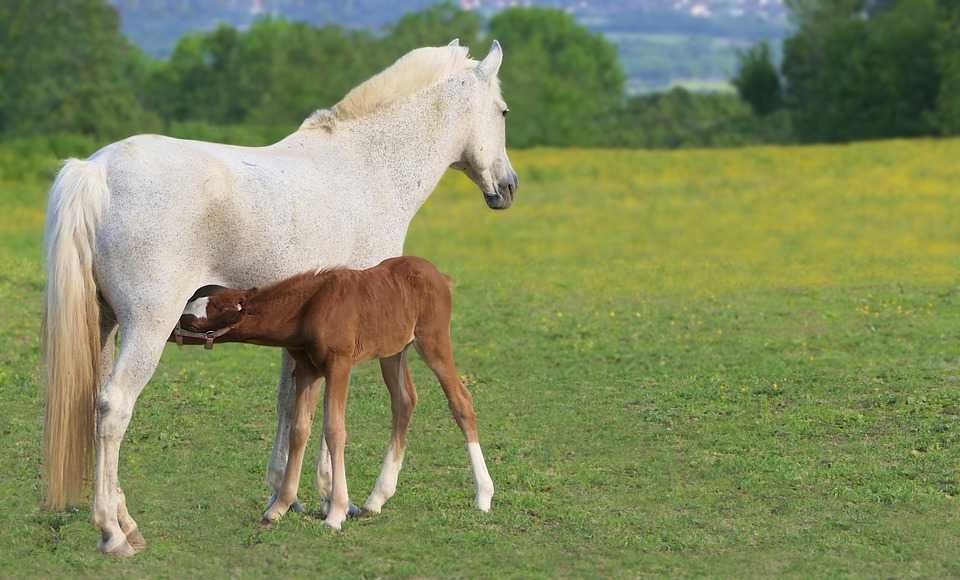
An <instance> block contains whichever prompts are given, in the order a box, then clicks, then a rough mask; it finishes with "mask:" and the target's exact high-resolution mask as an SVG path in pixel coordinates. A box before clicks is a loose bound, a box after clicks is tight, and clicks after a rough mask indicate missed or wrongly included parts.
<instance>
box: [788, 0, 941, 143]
mask: <svg viewBox="0 0 960 580" xmlns="http://www.w3.org/2000/svg"><path fill="white" fill-rule="evenodd" d="M827 4H829V3H827ZM816 14H817V16H816V17H814V16H808V17H805V18H806V19H804V20H801V22H802V23H803V25H802V27H801V28H800V30H799V31H798V32H797V34H796V35H794V36H793V37H791V38H789V39H788V40H787V41H786V43H785V46H784V61H783V75H784V77H786V81H787V96H786V99H787V104H788V106H789V107H790V109H791V111H792V113H793V117H794V127H795V128H796V131H797V134H798V136H799V137H801V138H802V139H806V140H813V141H847V140H853V139H872V138H881V137H894V136H916V135H926V134H931V133H934V132H936V127H935V126H933V125H932V124H931V118H932V117H931V112H932V111H934V110H935V109H936V106H937V96H938V93H939V88H940V81H941V75H942V72H941V70H940V69H939V68H938V59H937V50H936V46H937V41H938V36H937V30H938V28H939V23H940V19H941V18H942V16H943V14H942V12H941V11H940V10H939V9H938V6H937V4H936V2H935V0H900V1H899V2H897V3H896V5H895V6H892V7H888V8H887V9H885V10H883V11H880V12H879V13H877V15H875V16H873V17H871V18H868V19H864V18H862V17H860V16H850V17H842V16H837V15H836V14H834V15H833V16H832V17H829V18H828V17H825V16H822V14H821V13H816Z"/></svg>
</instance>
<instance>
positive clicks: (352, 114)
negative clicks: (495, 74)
mask: <svg viewBox="0 0 960 580" xmlns="http://www.w3.org/2000/svg"><path fill="white" fill-rule="evenodd" d="M477 64H478V63H477V61H475V60H473V59H472V58H470V57H469V56H467V47H465V46H442V47H433V46H428V47H424V48H417V49H414V50H411V51H410V52H408V53H407V54H405V55H403V56H402V57H400V59H399V60H397V62H395V63H393V64H392V65H390V66H389V67H387V68H385V69H384V70H382V71H381V72H379V73H377V74H376V75H374V76H373V77H371V78H369V79H367V80H366V81H364V82H362V83H360V84H359V85H357V86H356V87H354V88H353V89H352V90H351V91H350V92H349V93H347V95H346V96H345V97H343V99H341V100H340V102H339V103H337V104H336V105H334V106H333V107H332V108H330V109H320V110H318V111H316V112H315V113H313V114H312V115H310V116H309V117H307V119H306V120H305V121H304V122H303V124H302V125H300V128H301V129H327V130H330V129H332V128H333V127H334V125H336V123H337V121H345V120H348V119H357V118H360V117H365V116H367V115H369V114H371V113H373V112H375V111H378V110H380V109H382V108H384V107H388V106H390V105H392V104H393V103H396V102H397V101H400V100H402V99H404V98H406V97H409V96H410V95H413V94H414V93H417V92H420V91H422V90H424V89H426V88H428V87H430V86H433V85H434V84H436V83H438V82H440V81H443V80H446V79H448V78H450V77H452V76H453V75H455V74H457V73H459V72H461V71H464V70H467V69H471V68H473V67H475V66H477Z"/></svg>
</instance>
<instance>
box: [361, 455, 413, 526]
mask: <svg viewBox="0 0 960 580" xmlns="http://www.w3.org/2000/svg"><path fill="white" fill-rule="evenodd" d="M403 455H404V451H403V450H401V451H400V453H396V454H395V453H394V452H393V446H392V445H391V446H389V447H388V448H387V455H386V457H384V458H383V467H381V468H380V476H379V477H377V483H376V484H374V486H373V491H372V492H370V497H368V498H367V501H366V503H364V504H363V509H365V510H367V511H369V512H373V513H380V510H381V509H383V504H384V503H386V501H387V500H388V499H390V498H391V497H393V494H394V493H396V492H397V478H398V477H399V476H400V468H401V467H403Z"/></svg>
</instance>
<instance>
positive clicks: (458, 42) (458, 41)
mask: <svg viewBox="0 0 960 580" xmlns="http://www.w3.org/2000/svg"><path fill="white" fill-rule="evenodd" d="M447 46H460V39H459V38H454V39H453V40H451V41H450V42H449V43H448V44H447Z"/></svg>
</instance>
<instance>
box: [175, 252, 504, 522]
mask: <svg viewBox="0 0 960 580" xmlns="http://www.w3.org/2000/svg"><path fill="white" fill-rule="evenodd" d="M210 292H212V293H211V294H209V295H208V296H203V297H200V298H196V299H194V300H193V301H192V302H190V303H189V304H188V305H187V309H186V310H185V311H184V315H183V316H182V317H181V320H180V328H178V331H179V330H180V329H183V330H186V331H187V334H188V337H187V339H186V340H185V341H186V342H190V343H195V344H196V343H198V341H199V342H212V339H210V340H205V339H204V338H198V337H197V336H195V335H193V334H192V333H210V335H209V336H212V334H214V333H215V334H216V335H217V336H216V337H215V339H216V341H218V342H247V343H253V344H260V345H265V346H277V347H283V348H286V349H287V350H288V351H289V353H290V354H291V356H292V357H293V358H294V360H295V361H296V367H295V369H294V371H293V375H294V379H295V382H296V400H295V410H294V419H293V424H292V427H291V430H290V455H289V459H288V461H287V468H286V472H285V473H284V477H283V483H282V485H281V489H280V490H279V492H278V493H277V495H276V497H275V498H274V501H273V502H272V503H271V505H270V506H269V507H268V508H267V511H266V513H264V515H263V521H264V522H265V523H270V522H273V521H275V520H277V519H278V518H280V517H281V516H283V514H284V513H286V512H287V510H288V509H289V508H290V506H291V505H292V504H293V502H295V501H296V498H297V488H298V486H299V482H300V471H301V468H302V464H303V454H304V449H305V448H306V443H307V439H308V438H309V436H310V429H311V424H312V423H313V415H314V412H315V410H316V406H317V402H318V400H319V397H320V389H319V385H320V381H319V379H320V378H324V379H325V381H326V390H325V392H324V399H323V407H324V425H323V427H324V438H325V442H326V445H325V446H321V453H322V454H323V453H326V451H325V450H324V447H326V448H328V449H329V459H328V458H327V457H326V456H321V458H320V459H319V461H318V463H319V465H320V466H321V467H320V468H318V480H319V481H318V486H319V487H320V488H321V489H320V493H321V495H322V496H324V495H326V494H329V500H330V505H329V509H328V510H327V516H326V520H325V523H326V524H327V525H329V526H330V527H332V528H335V529H340V526H341V524H342V523H343V520H344V519H345V518H346V515H347V509H348V506H349V498H348V494H347V478H346V472H345V470H344V446H345V443H346V436H347V435H346V423H345V418H344V410H345V407H346V402H347V385H348V383H349V381H350V370H351V369H352V368H353V366H354V365H356V364H357V363H359V362H362V361H366V360H370V359H374V358H376V359H379V360H380V369H381V371H382V373H383V380H384V382H385V383H386V385H387V389H388V390H389V392H390V400H391V406H392V410H393V430H392V433H391V437H390V443H389V445H388V447H387V454H386V458H385V459H384V462H383V468H382V470H381V472H380V476H379V477H378V478H377V483H376V485H375V487H374V490H373V492H372V493H371V494H370V497H369V498H368V499H367V501H366V503H365V504H364V508H365V510H367V511H369V512H379V511H380V509H381V508H382V506H383V504H384V502H386V501H387V499H389V498H390V497H391V496H392V495H393V494H394V492H395V491H396V485H397V477H398V475H399V473H400V467H401V465H402V463H403V455H404V450H405V448H406V434H407V427H408V425H409V423H410V417H411V415H412V414H413V408H414V406H415V405H416V402H417V393H416V389H415V388H414V385H413V381H412V380H411V378H410V370H409V368H408V367H407V363H406V352H407V349H408V347H409V346H410V344H413V345H414V346H415V347H416V349H417V351H418V352H419V353H420V355H421V356H422V357H423V359H424V361H426V363H427V365H428V366H429V367H430V369H431V370H432V371H433V372H434V374H435V375H436V376H437V378H438V379H439V380H440V385H441V386H442V387H443V392H444V394H445V395H446V397H447V401H448V402H449V405H450V410H451V411H452V412H453V417H454V419H455V420H456V422H457V424H458V425H459V426H460V429H461V430H462V431H463V434H464V436H465V437H466V441H467V452H468V454H469V456H470V461H471V465H472V467H473V477H474V484H475V486H476V506H477V507H478V508H479V509H481V510H483V511H488V510H489V509H490V501H491V498H492V497H493V481H492V480H491V479H490V475H489V474H488V473H487V468H486V465H485V463H484V460H483V453H482V452H481V450H480V445H479V443H478V441H477V427H476V418H475V414H474V411H473V400H472V397H471V395H470V392H469V391H468V390H467V389H466V387H465V386H464V385H463V383H462V382H461V381H460V376H459V374H458V373H457V368H456V366H455V364H454V361H453V349H452V347H451V343H450V311H451V306H452V296H451V292H450V283H449V279H448V278H447V277H446V276H444V275H443V274H442V273H440V271H438V270H437V269H436V268H435V267H434V266H433V264H431V263H430V262H428V261H426V260H424V259H421V258H415V257H401V258H391V259H389V260H384V261H383V262H381V263H380V264H379V265H377V266H375V267H373V268H370V269H367V270H347V269H335V270H325V271H319V272H304V273H303V274H299V275H297V276H294V277H292V278H289V279H287V280H284V281H282V282H279V283H277V284H274V285H272V286H269V287H266V288H263V289H257V288H251V289H247V290H237V289H222V290H219V291H216V290H211V291H210ZM175 334H176V333H175ZM173 338H174V337H171V339H173ZM331 464H332V473H321V472H322V471H323V467H322V466H323V465H328V466H330V465H331ZM330 476H332V485H331V477H330ZM324 480H325V481H324ZM328 485H330V486H331V488H332V489H324V488H325V487H326V486H328Z"/></svg>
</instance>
